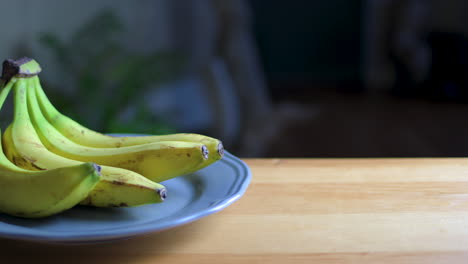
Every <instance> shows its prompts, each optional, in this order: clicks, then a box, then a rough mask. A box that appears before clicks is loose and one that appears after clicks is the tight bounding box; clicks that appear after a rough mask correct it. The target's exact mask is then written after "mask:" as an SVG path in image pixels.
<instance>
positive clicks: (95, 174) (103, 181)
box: [0, 58, 224, 218]
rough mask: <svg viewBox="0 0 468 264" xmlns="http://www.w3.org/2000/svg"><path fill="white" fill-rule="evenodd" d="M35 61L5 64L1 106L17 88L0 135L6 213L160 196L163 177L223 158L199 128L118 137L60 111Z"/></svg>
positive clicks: (140, 201) (122, 203) (34, 213)
mask: <svg viewBox="0 0 468 264" xmlns="http://www.w3.org/2000/svg"><path fill="white" fill-rule="evenodd" d="M40 72H41V68H40V66H39V64H38V63H37V62H36V61H35V60H32V59H29V58H23V59H20V60H17V61H13V60H7V61H5V62H4V64H3V73H2V78H1V79H2V82H3V83H2V85H1V86H2V87H3V88H2V90H1V91H0V108H1V106H2V105H3V102H4V101H5V99H6V97H7V95H8V93H9V92H10V90H13V94H14V114H13V120H12V122H11V124H10V125H9V126H8V127H7V128H6V130H5V132H4V134H3V135H2V136H1V143H0V147H1V151H0V212H4V213H7V214H10V215H15V216H20V217H29V218H33V217H45V216H49V215H53V214H56V213H59V212H62V211H64V210H67V209H69V208H71V207H73V206H75V205H77V204H81V205H87V206H95V207H127V206H139V205H144V204H149V203H158V202H162V201H163V200H164V199H165V198H166V193H167V190H166V188H165V187H164V186H163V185H162V184H161V182H163V181H165V180H168V179H171V178H174V177H177V176H181V175H185V174H189V173H193V172H195V171H198V170H200V169H202V168H204V167H207V166H209V165H211V164H212V163H214V162H216V161H217V160H220V159H221V158H222V157H223V154H224V148H223V145H222V143H221V142H220V141H219V140H217V139H214V138H210V137H207V136H203V135H198V134H183V133H181V134H172V135H160V136H137V137H113V136H108V135H104V134H101V133H98V132H96V131H93V130H91V129H88V128H86V127H84V126H82V125H81V124H79V123H77V122H75V121H74V120H72V119H71V118H69V117H67V116H65V115H63V114H61V113H60V112H59V111H58V110H57V109H56V108H55V107H54V106H53V104H52V103H51V102H50V101H49V99H48V98H47V96H46V94H45V92H44V90H43V89H42V86H41V83H40V79H39V77H38V74H39V73H40Z"/></svg>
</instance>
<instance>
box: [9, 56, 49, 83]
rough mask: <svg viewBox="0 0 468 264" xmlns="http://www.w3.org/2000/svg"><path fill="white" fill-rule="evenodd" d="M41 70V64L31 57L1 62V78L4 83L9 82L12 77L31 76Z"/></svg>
mask: <svg viewBox="0 0 468 264" xmlns="http://www.w3.org/2000/svg"><path fill="white" fill-rule="evenodd" d="M41 71H42V69H41V66H40V65H39V63H37V62H36V61H35V60H33V59H31V58H27V57H24V58H21V59H18V60H12V59H8V60H5V61H4V62H3V68H2V77H1V78H2V80H3V81H4V82H5V83H8V82H10V80H11V78H13V77H15V76H16V77H21V78H27V77H33V76H36V75H38V74H39V73H40V72H41Z"/></svg>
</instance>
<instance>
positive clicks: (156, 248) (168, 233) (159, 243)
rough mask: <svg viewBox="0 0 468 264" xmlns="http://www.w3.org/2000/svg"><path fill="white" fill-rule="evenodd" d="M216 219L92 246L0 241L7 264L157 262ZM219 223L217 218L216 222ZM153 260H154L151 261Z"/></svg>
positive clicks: (3, 259)
mask: <svg viewBox="0 0 468 264" xmlns="http://www.w3.org/2000/svg"><path fill="white" fill-rule="evenodd" d="M213 218H216V217H213V216H211V217H207V218H204V219H201V220H199V221H196V222H193V223H190V224H187V225H184V226H179V227H176V228H173V229H169V230H165V231H161V232H156V233H150V234H146V235H142V236H138V237H134V238H130V239H125V240H116V241H108V242H100V243H90V244H53V243H36V242H29V241H17V240H10V239H0V248H1V252H2V253H1V254H2V262H4V263H23V262H24V263H26V262H27V263H31V262H36V263H37V262H39V263H61V264H63V263H67V264H70V263H100V264H106V263H113V264H114V263H136V262H138V261H143V259H147V262H145V263H153V262H154V263H156V261H157V260H158V259H159V256H161V255H163V254H165V253H170V252H174V248H175V247H183V245H184V244H186V243H193V242H194V241H195V239H196V238H197V237H199V235H200V234H199V232H201V230H206V229H207V228H209V226H210V225H211V226H212V225H213V223H212V222H211V221H212V219H213ZM214 220H216V219H214ZM150 258H151V261H150V262H148V260H149V259H150Z"/></svg>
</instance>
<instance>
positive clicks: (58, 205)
mask: <svg viewBox="0 0 468 264" xmlns="http://www.w3.org/2000/svg"><path fill="white" fill-rule="evenodd" d="M5 75H6V74H5V68H4V73H3V76H2V78H5ZM14 83H15V81H10V82H8V83H7V84H6V86H5V87H4V88H3V89H2V91H1V92H0V108H1V106H2V105H3V103H4V101H5V98H6V96H7V95H8V93H9V91H10V90H11V87H12V86H13V84H14ZM0 135H1V132H0ZM99 171H100V168H99V166H97V165H96V164H94V163H83V164H79V165H75V166H69V167H63V168H58V169H53V170H47V171H27V170H24V169H21V168H19V167H17V166H16V165H14V164H13V163H11V162H10V161H9V160H8V158H7V157H6V156H5V154H4V153H3V148H2V144H1V143H0V190H1V191H0V212H2V213H6V214H9V215H14V216H18V217H24V218H40V217H47V216H51V215H54V214H58V213H60V212H63V211H65V210H68V209H70V208H71V207H73V206H75V205H76V204H78V203H79V202H80V201H82V200H83V199H84V198H85V197H86V196H87V195H88V193H89V192H90V191H91V190H92V189H93V188H94V187H95V186H96V184H97V183H98V182H99V179H100V172H99Z"/></svg>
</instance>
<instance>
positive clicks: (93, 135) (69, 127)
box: [34, 80, 224, 169]
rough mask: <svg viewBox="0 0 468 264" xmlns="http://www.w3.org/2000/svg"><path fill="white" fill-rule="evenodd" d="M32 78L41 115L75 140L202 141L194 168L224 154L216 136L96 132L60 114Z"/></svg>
mask: <svg viewBox="0 0 468 264" xmlns="http://www.w3.org/2000/svg"><path fill="white" fill-rule="evenodd" d="M36 82H37V83H36V84H35V85H34V88H35V91H36V96H37V98H38V102H39V105H40V107H41V110H42V112H43V115H44V116H45V117H46V119H47V120H48V121H49V122H50V124H51V125H52V126H54V127H55V128H56V129H57V130H58V131H59V132H60V133H61V134H63V135H64V136H65V137H66V138H68V139H69V140H70V141H73V142H75V143H77V144H80V145H83V146H88V147H94V148H120V147H128V146H135V145H142V144H150V143H154V142H162V141H182V142H195V143H201V144H204V145H206V147H207V148H208V151H209V153H210V154H209V157H208V159H207V160H206V161H204V162H203V163H202V164H200V166H199V167H198V169H201V168H204V167H206V166H208V165H210V164H212V163H214V162H216V161H217V160H220V159H221V158H222V157H223V155H224V147H223V144H222V143H221V141H220V140H218V139H215V138H211V137H207V136H204V135H200V134H193V133H178V134H171V135H158V136H135V137H113V136H108V135H104V134H101V133H98V132H96V131H93V130H91V129H88V128H86V127H84V126H82V125H81V124H79V123H77V122H76V121H74V120H73V119H71V118H69V117H67V116H65V115H63V114H61V113H60V112H59V111H58V110H57V109H56V108H55V107H54V106H53V104H52V103H51V102H50V101H49V99H48V98H47V95H46V94H45V92H44V90H43V89H42V86H41V84H40V82H39V80H36Z"/></svg>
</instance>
